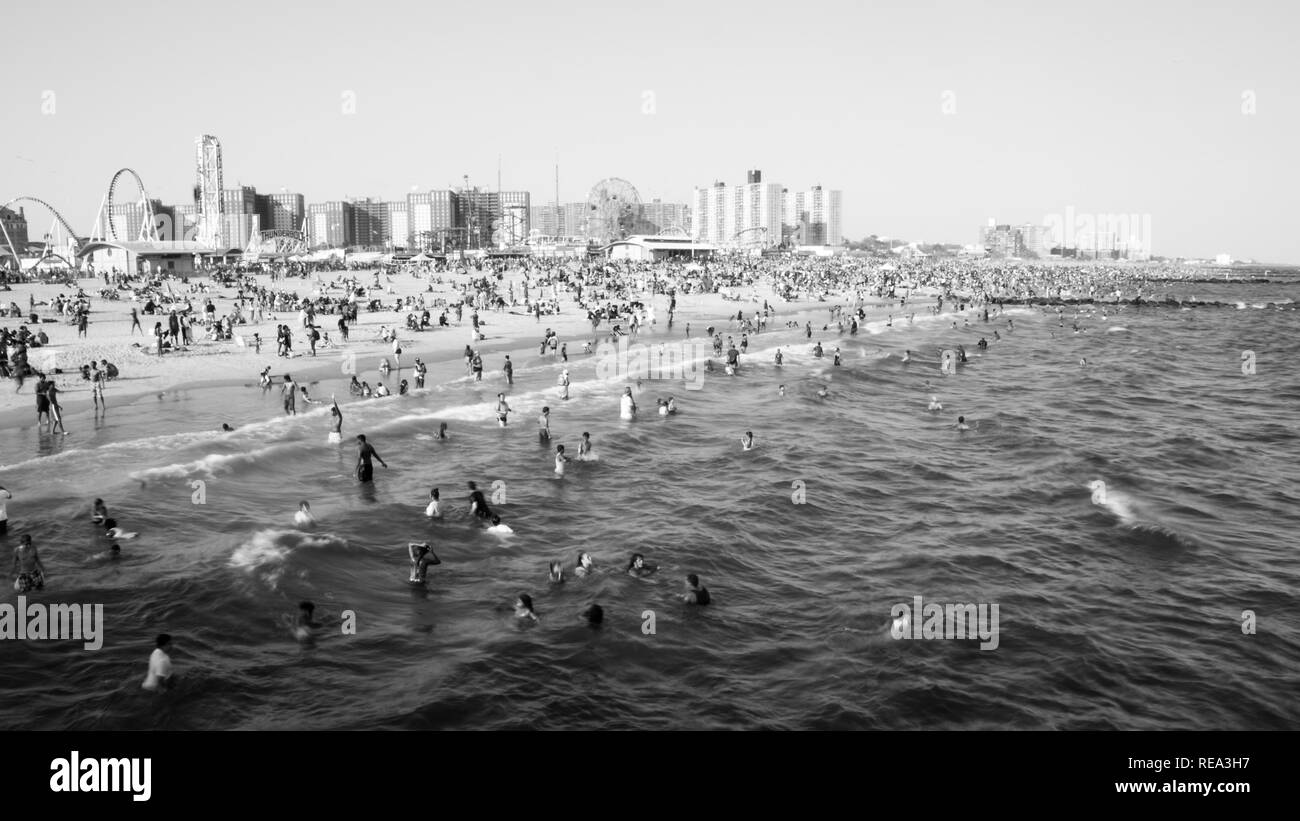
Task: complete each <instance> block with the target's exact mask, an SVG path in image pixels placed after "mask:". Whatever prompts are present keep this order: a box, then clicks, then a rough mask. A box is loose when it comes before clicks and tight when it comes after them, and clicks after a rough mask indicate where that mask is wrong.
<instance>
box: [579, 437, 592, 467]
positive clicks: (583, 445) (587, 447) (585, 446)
mask: <svg viewBox="0 0 1300 821" xmlns="http://www.w3.org/2000/svg"><path fill="white" fill-rule="evenodd" d="M590 455H591V434H590V433H587V432H586V431H583V432H582V441H580V442H578V459H579V460H580V461H586V459H587V457H589V456H590Z"/></svg>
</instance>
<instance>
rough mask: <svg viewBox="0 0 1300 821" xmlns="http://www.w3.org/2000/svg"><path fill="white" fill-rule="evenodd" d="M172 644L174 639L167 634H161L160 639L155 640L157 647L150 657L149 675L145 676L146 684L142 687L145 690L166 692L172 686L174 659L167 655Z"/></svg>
mask: <svg viewBox="0 0 1300 821" xmlns="http://www.w3.org/2000/svg"><path fill="white" fill-rule="evenodd" d="M171 643H172V637H171V636H169V635H167V634H166V633H160V634H159V635H158V638H156V639H154V644H155V645H156V646H155V648H154V651H153V653H152V654H151V655H150V656H149V673H148V674H147V675H146V676H145V678H144V683H143V684H141V685H140V686H141V687H143V688H144V689H146V690H151V691H157V690H165V689H167V687H168V686H169V685H170V684H171V679H172V657H171V656H169V655H167V648H168V647H170V646H171Z"/></svg>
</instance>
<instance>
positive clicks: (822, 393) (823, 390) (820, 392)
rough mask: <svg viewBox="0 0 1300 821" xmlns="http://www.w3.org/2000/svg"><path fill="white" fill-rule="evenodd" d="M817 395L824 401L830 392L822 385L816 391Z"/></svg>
mask: <svg viewBox="0 0 1300 821" xmlns="http://www.w3.org/2000/svg"><path fill="white" fill-rule="evenodd" d="M817 395H818V396H819V397H821V398H822V399H825V398H826V397H828V396H830V395H831V392H830V391H829V390H828V389H827V388H826V386H825V385H823V386H822V387H820V388H818V389H817Z"/></svg>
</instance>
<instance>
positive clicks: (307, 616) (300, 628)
mask: <svg viewBox="0 0 1300 821" xmlns="http://www.w3.org/2000/svg"><path fill="white" fill-rule="evenodd" d="M315 612H316V605H314V604H312V603H311V602H309V601H304V602H298V618H297V619H296V620H295V622H294V625H293V635H294V638H296V639H298V641H306V640H307V639H309V638H311V631H312V630H313V629H315V628H317V627H320V626H321V624H320V622H318V621H316V620H315V618H314V614H315Z"/></svg>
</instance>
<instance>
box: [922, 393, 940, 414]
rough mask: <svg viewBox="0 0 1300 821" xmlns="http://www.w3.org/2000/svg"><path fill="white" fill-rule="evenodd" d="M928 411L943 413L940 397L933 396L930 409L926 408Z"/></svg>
mask: <svg viewBox="0 0 1300 821" xmlns="http://www.w3.org/2000/svg"><path fill="white" fill-rule="evenodd" d="M926 410H931V411H941V410H943V405H941V404H939V397H937V396H934V395H931V396H930V406H929V407H928V408H926Z"/></svg>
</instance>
